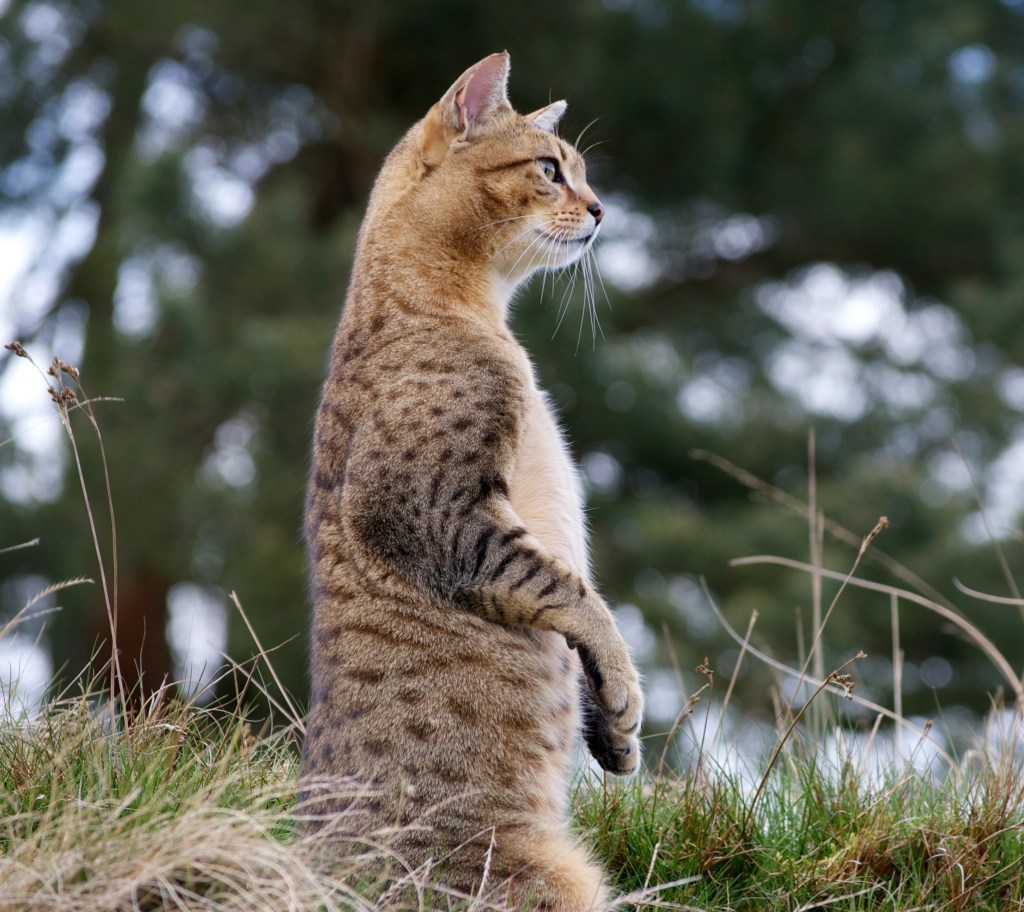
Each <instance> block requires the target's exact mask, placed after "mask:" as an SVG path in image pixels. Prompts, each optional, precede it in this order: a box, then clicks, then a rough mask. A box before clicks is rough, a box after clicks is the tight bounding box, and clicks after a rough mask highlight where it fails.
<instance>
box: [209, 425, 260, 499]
mask: <svg viewBox="0 0 1024 912" xmlns="http://www.w3.org/2000/svg"><path fill="white" fill-rule="evenodd" d="M258 430H259V421H258V419H257V418H256V416H255V415H253V414H252V413H251V412H246V411H243V412H240V413H239V414H238V415H236V416H235V417H234V418H230V419H228V420H227V421H225V422H224V423H223V424H222V425H221V426H220V427H219V428H217V432H216V434H215V435H214V440H213V446H212V447H211V448H210V449H209V451H208V452H207V454H206V458H205V459H204V460H203V464H202V467H201V468H200V470H199V473H200V477H201V478H202V479H203V480H204V481H206V482H207V483H208V484H211V485H212V486H213V487H215V488H225V487H228V488H247V487H248V486H249V485H251V484H252V483H253V481H255V479H256V461H255V460H254V459H253V456H252V448H253V445H254V443H255V438H256V434H257V432H258Z"/></svg>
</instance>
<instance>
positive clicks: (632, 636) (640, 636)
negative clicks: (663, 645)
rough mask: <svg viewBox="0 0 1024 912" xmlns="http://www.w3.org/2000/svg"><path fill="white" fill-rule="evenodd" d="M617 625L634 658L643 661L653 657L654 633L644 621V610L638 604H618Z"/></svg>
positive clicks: (616, 608) (616, 611) (616, 610)
mask: <svg viewBox="0 0 1024 912" xmlns="http://www.w3.org/2000/svg"><path fill="white" fill-rule="evenodd" d="M615 626H616V627H618V628H619V633H621V634H622V638H623V639H624V640H625V641H626V644H627V645H628V646H629V649H630V652H631V653H632V654H633V657H634V658H636V659H638V660H639V661H641V662H645V661H647V660H648V659H650V658H651V655H652V654H653V652H654V633H653V631H652V630H651V628H650V627H648V626H647V624H646V623H645V622H644V615H643V612H642V611H641V610H640V609H639V608H637V606H636V605H630V604H623V605H617V606H616V607H615Z"/></svg>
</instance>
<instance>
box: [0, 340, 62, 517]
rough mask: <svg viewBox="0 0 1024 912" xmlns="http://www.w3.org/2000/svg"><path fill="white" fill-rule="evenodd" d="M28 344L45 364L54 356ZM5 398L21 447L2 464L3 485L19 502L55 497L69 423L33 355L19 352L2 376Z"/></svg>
mask: <svg viewBox="0 0 1024 912" xmlns="http://www.w3.org/2000/svg"><path fill="white" fill-rule="evenodd" d="M25 347H26V350H27V351H28V352H29V353H30V354H31V355H32V357H33V358H34V359H35V361H36V363H37V364H39V365H41V366H42V367H43V368H44V369H45V367H46V365H48V364H49V363H50V357H49V356H48V355H44V354H42V353H40V352H39V350H38V349H34V348H33V346H31V345H26V346H25ZM0 403H2V408H3V411H4V416H5V417H6V418H7V420H8V421H9V422H10V425H11V440H12V442H13V445H14V446H16V447H17V453H18V458H17V459H16V460H15V461H14V462H13V463H12V464H11V465H9V466H5V467H4V468H3V469H0V491H2V492H3V496H4V497H5V498H6V499H7V500H9V501H10V502H12V503H16V504H23V505H27V504H31V503H34V502H49V501H53V500H55V499H56V498H57V497H58V496H59V495H60V491H61V481H62V479H63V476H64V466H65V462H66V459H67V454H66V450H65V447H64V429H63V428H62V427H61V424H60V419H59V418H58V416H57V414H56V412H54V410H53V405H52V403H51V402H50V396H49V393H47V391H46V381H45V380H44V378H42V377H40V376H39V373H38V372H37V371H36V369H35V368H34V367H32V365H31V364H29V363H28V361H26V360H25V359H23V358H15V359H14V360H13V361H12V362H11V363H10V364H9V365H8V367H7V368H6V370H5V371H4V373H3V376H2V377H0ZM8 445H12V444H8Z"/></svg>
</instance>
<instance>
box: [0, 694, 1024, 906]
mask: <svg viewBox="0 0 1024 912" xmlns="http://www.w3.org/2000/svg"><path fill="white" fill-rule="evenodd" d="M818 762H820V761H818ZM1021 766H1022V761H1021V759H1020V758H1019V757H1018V758H1016V759H1015V758H1014V757H1013V756H1012V754H1010V755H1007V756H1005V757H1003V758H1002V759H1000V760H999V761H998V762H995V761H990V760H989V759H987V758H985V757H977V756H976V757H974V758H973V759H972V761H971V762H970V763H969V764H967V765H965V766H962V767H960V768H954V769H951V770H949V771H947V773H946V774H945V776H944V777H943V778H941V779H940V780H936V779H935V778H933V777H931V776H929V775H926V774H923V773H919V772H914V771H913V770H910V769H904V770H902V771H900V770H897V769H893V770H892V772H891V775H889V776H888V777H885V778H884V780H883V781H878V780H875V781H874V782H873V783H872V784H868V783H867V782H866V781H865V780H864V779H863V778H862V777H860V776H858V775H857V770H856V769H854V768H852V767H850V768H847V769H841V770H833V771H830V774H829V775H822V771H821V770H820V769H819V768H818V767H817V766H816V761H815V760H813V759H808V758H807V757H803V756H802V754H801V752H799V751H796V750H794V751H788V752H786V753H785V755H784V756H783V758H782V761H781V762H780V763H779V764H777V766H776V768H775V769H773V770H772V771H771V774H770V776H769V777H767V781H766V784H765V788H764V789H763V790H762V791H761V792H760V794H759V796H756V798H755V793H754V790H753V789H752V788H751V787H750V783H749V782H743V781H741V780H740V779H738V778H732V777H730V776H729V775H727V774H724V773H718V774H709V773H708V772H706V771H705V769H704V767H703V766H701V765H699V764H698V766H697V767H696V769H695V771H694V772H692V773H691V774H689V775H678V776H677V775H673V774H670V773H666V772H665V771H664V770H663V771H662V773H661V775H658V776H650V775H648V776H642V777H639V778H637V779H636V780H634V781H632V782H630V783H626V784H625V785H615V784H612V783H611V782H605V781H603V780H601V779H597V778H594V777H587V776H582V777H581V778H580V780H579V782H578V785H577V788H576V792H575V796H574V809H575V816H576V820H577V823H578V825H579V826H580V828H581V829H583V830H584V831H586V832H588V833H589V834H590V836H589V838H590V842H591V844H592V845H593V846H594V848H595V851H596V853H597V854H598V856H599V857H600V858H601V860H602V862H603V863H604V864H605V866H606V867H607V868H608V870H609V871H610V872H612V876H613V878H614V879H615V881H616V882H617V884H618V887H619V889H620V890H622V891H623V892H624V893H632V894H633V896H632V899H631V900H629V901H628V902H623V903H622V905H627V906H630V907H649V906H654V905H663V904H669V905H670V906H671V907H675V908H684V909H702V910H721V912H727V910H730V912H731V910H736V912H739V910H759V912H760V910H780V912H781V910H787V912H794V910H811V909H830V910H831V909H838V910H850V912H852V910H894V912H896V910H899V912H909V910H913V909H936V910H938V909H949V910H993V912H1006V910H1011V909H1016V908H1024V883H1022V878H1024V872H1022V865H1021V863H1020V859H1021V858H1022V857H1024V769H1022V768H1021ZM296 777H297V754H296V750H295V743H294V739H293V738H292V737H291V736H290V735H289V734H288V733H287V732H286V733H284V734H281V735H275V736H271V737H260V738H257V737H253V736H252V734H251V733H250V732H249V731H248V728H247V726H246V725H245V723H243V722H241V721H240V720H239V719H238V717H237V716H235V715H218V714H217V713H216V712H212V711H209V710H203V709H200V708H197V707H195V706H190V705H186V704H181V703H177V702H174V701H155V702H154V703H153V704H151V705H150V707H149V708H148V709H147V710H146V711H144V712H140V713H138V714H137V715H135V716H134V717H133V718H132V719H131V720H130V721H128V722H123V721H122V722H121V723H119V724H118V725H116V726H115V727H112V726H111V715H110V713H109V712H108V711H107V707H106V705H105V704H104V703H102V702H101V701H99V700H97V699H92V698H81V699H78V700H73V701H69V700H63V701H54V702H52V703H50V704H49V705H48V706H46V707H45V708H44V709H43V711H42V712H40V713H39V714H38V715H36V716H35V717H33V718H31V719H27V718H14V717H11V716H8V717H7V718H5V719H3V721H2V723H0V909H2V910H4V912H14V910H18V912H21V910H25V912H29V910H32V912H35V910H61V912H79V910H81V912H86V910H89V912H95V910H116V912H121V910H124V912H128V910H147V912H156V910H165V909H166V910H235V909H237V910H242V909H245V910H307V912H308V910H367V912H368V910H380V909H438V908H471V909H478V910H482V909H486V908H493V906H491V905H490V904H488V902H487V901H486V900H485V899H480V898H475V899H474V898H470V899H465V900H459V899H458V898H455V897H452V896H451V895H450V894H448V893H446V892H445V891H444V890H443V888H439V887H436V886H435V887H434V889H433V890H431V889H429V882H430V881H429V871H426V870H421V871H417V872H409V871H407V870H405V869H404V868H402V867H401V865H400V864H398V863H397V862H396V860H395V859H392V858H390V857H389V856H387V854H386V853H385V852H383V851H382V850H381V849H379V848H377V847H376V846H374V845H372V844H369V843H367V844H366V845H360V846H356V847H353V849H352V852H351V853H350V855H349V856H348V857H346V858H345V859H344V861H343V862H341V863H337V864H334V865H331V866H325V865H324V864H323V863H322V861H321V862H318V861H317V858H316V856H315V854H314V852H313V846H312V845H310V843H309V841H308V840H307V839H306V837H305V836H304V835H303V831H302V827H301V820H300V818H299V814H298V813H297V811H296V781H297V779H296ZM755 800H756V801H757V803H756V805H754V804H753V802H754V801H755ZM669 884H674V886H668V887H667V888H666V887H665V885H669Z"/></svg>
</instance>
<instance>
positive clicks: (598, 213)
mask: <svg viewBox="0 0 1024 912" xmlns="http://www.w3.org/2000/svg"><path fill="white" fill-rule="evenodd" d="M587 212H589V213H590V214H591V215H592V216H594V224H595V225H600V224H601V219H603V218H604V206H602V205H601V204H600V203H599V202H598V201H597V200H594V202H592V203H591V204H590V205H589V206H587Z"/></svg>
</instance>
